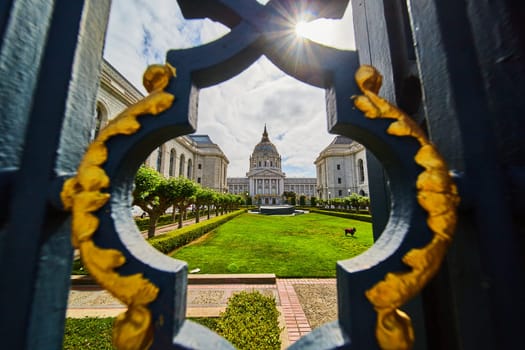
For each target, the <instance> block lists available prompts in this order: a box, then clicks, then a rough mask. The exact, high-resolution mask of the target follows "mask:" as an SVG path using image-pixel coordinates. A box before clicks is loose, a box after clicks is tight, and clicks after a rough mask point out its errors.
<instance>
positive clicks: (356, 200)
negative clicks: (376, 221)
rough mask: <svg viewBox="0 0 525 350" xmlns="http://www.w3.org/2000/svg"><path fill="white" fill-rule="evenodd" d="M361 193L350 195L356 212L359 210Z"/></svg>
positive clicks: (349, 198)
mask: <svg viewBox="0 0 525 350" xmlns="http://www.w3.org/2000/svg"><path fill="white" fill-rule="evenodd" d="M359 197H360V196H359V195H358V194H357V193H352V194H351V195H350V197H348V200H349V201H350V204H351V205H352V207H354V208H355V212H356V213H358V212H359Z"/></svg>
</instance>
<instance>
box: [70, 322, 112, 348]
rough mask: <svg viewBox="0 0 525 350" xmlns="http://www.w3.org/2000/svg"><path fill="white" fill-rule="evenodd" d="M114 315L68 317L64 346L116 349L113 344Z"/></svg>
mask: <svg viewBox="0 0 525 350" xmlns="http://www.w3.org/2000/svg"><path fill="white" fill-rule="evenodd" d="M113 320H114V318H113V317H107V318H91V317H86V318H66V329H65V331H64V341H63V345H62V348H63V349H66V350H77V349H90V350H91V349H115V348H114V347H113V345H112V344H111V333H112V328H113Z"/></svg>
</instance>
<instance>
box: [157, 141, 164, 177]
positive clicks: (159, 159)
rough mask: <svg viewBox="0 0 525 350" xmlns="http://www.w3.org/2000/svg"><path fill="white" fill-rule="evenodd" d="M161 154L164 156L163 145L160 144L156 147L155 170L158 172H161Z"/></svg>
mask: <svg viewBox="0 0 525 350" xmlns="http://www.w3.org/2000/svg"><path fill="white" fill-rule="evenodd" d="M163 156H164V146H160V147H159V148H158V149H157V171H158V172H159V173H162V161H163V159H162V158H163Z"/></svg>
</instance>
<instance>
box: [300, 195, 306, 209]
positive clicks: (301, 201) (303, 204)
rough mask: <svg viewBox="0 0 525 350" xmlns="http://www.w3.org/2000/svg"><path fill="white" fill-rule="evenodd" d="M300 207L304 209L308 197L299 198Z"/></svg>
mask: <svg viewBox="0 0 525 350" xmlns="http://www.w3.org/2000/svg"><path fill="white" fill-rule="evenodd" d="M299 205H300V206H302V207H304V206H305V205H306V196H304V195H302V196H301V197H299Z"/></svg>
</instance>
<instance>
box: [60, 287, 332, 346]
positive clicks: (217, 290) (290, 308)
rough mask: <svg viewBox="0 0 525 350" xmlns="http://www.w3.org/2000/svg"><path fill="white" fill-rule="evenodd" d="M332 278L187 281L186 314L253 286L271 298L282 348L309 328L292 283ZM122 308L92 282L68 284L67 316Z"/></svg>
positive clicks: (206, 313) (199, 313) (221, 304)
mask: <svg viewBox="0 0 525 350" xmlns="http://www.w3.org/2000/svg"><path fill="white" fill-rule="evenodd" d="M335 283H336V282H335V279H333V278H330V279H276V283H275V284H213V285H211V284H190V285H189V286H188V299H187V310H186V316H187V317H214V316H218V315H219V313H220V312H222V311H224V309H225V307H226V304H227V302H228V298H229V297H230V296H231V295H233V294H234V293H237V292H240V291H254V290H257V291H259V292H260V293H262V294H264V295H271V296H273V297H274V298H275V300H276V304H277V307H278V309H279V311H280V312H281V319H280V322H281V324H282V326H285V330H284V332H283V334H282V342H283V348H284V347H287V346H289V345H291V344H293V343H294V342H295V341H297V340H298V339H299V338H301V337H302V336H304V335H306V334H308V333H309V332H311V327H310V324H309V323H308V319H307V317H306V315H305V313H304V310H303V306H302V305H301V303H300V301H299V298H298V297H297V293H296V292H295V290H294V285H305V284H311V285H313V284H315V285H318V284H323V285H326V284H332V285H335ZM124 310H125V308H124V306H123V305H122V304H121V303H120V302H119V301H118V300H116V299H114V298H113V297H112V296H111V295H109V293H107V292H106V291H104V290H102V289H100V288H99V287H98V286H92V285H73V286H72V287H71V291H70V296H69V304H68V310H67V317H86V316H89V317H110V316H111V317H114V316H116V315H118V314H119V313H121V312H123V311H124Z"/></svg>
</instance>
